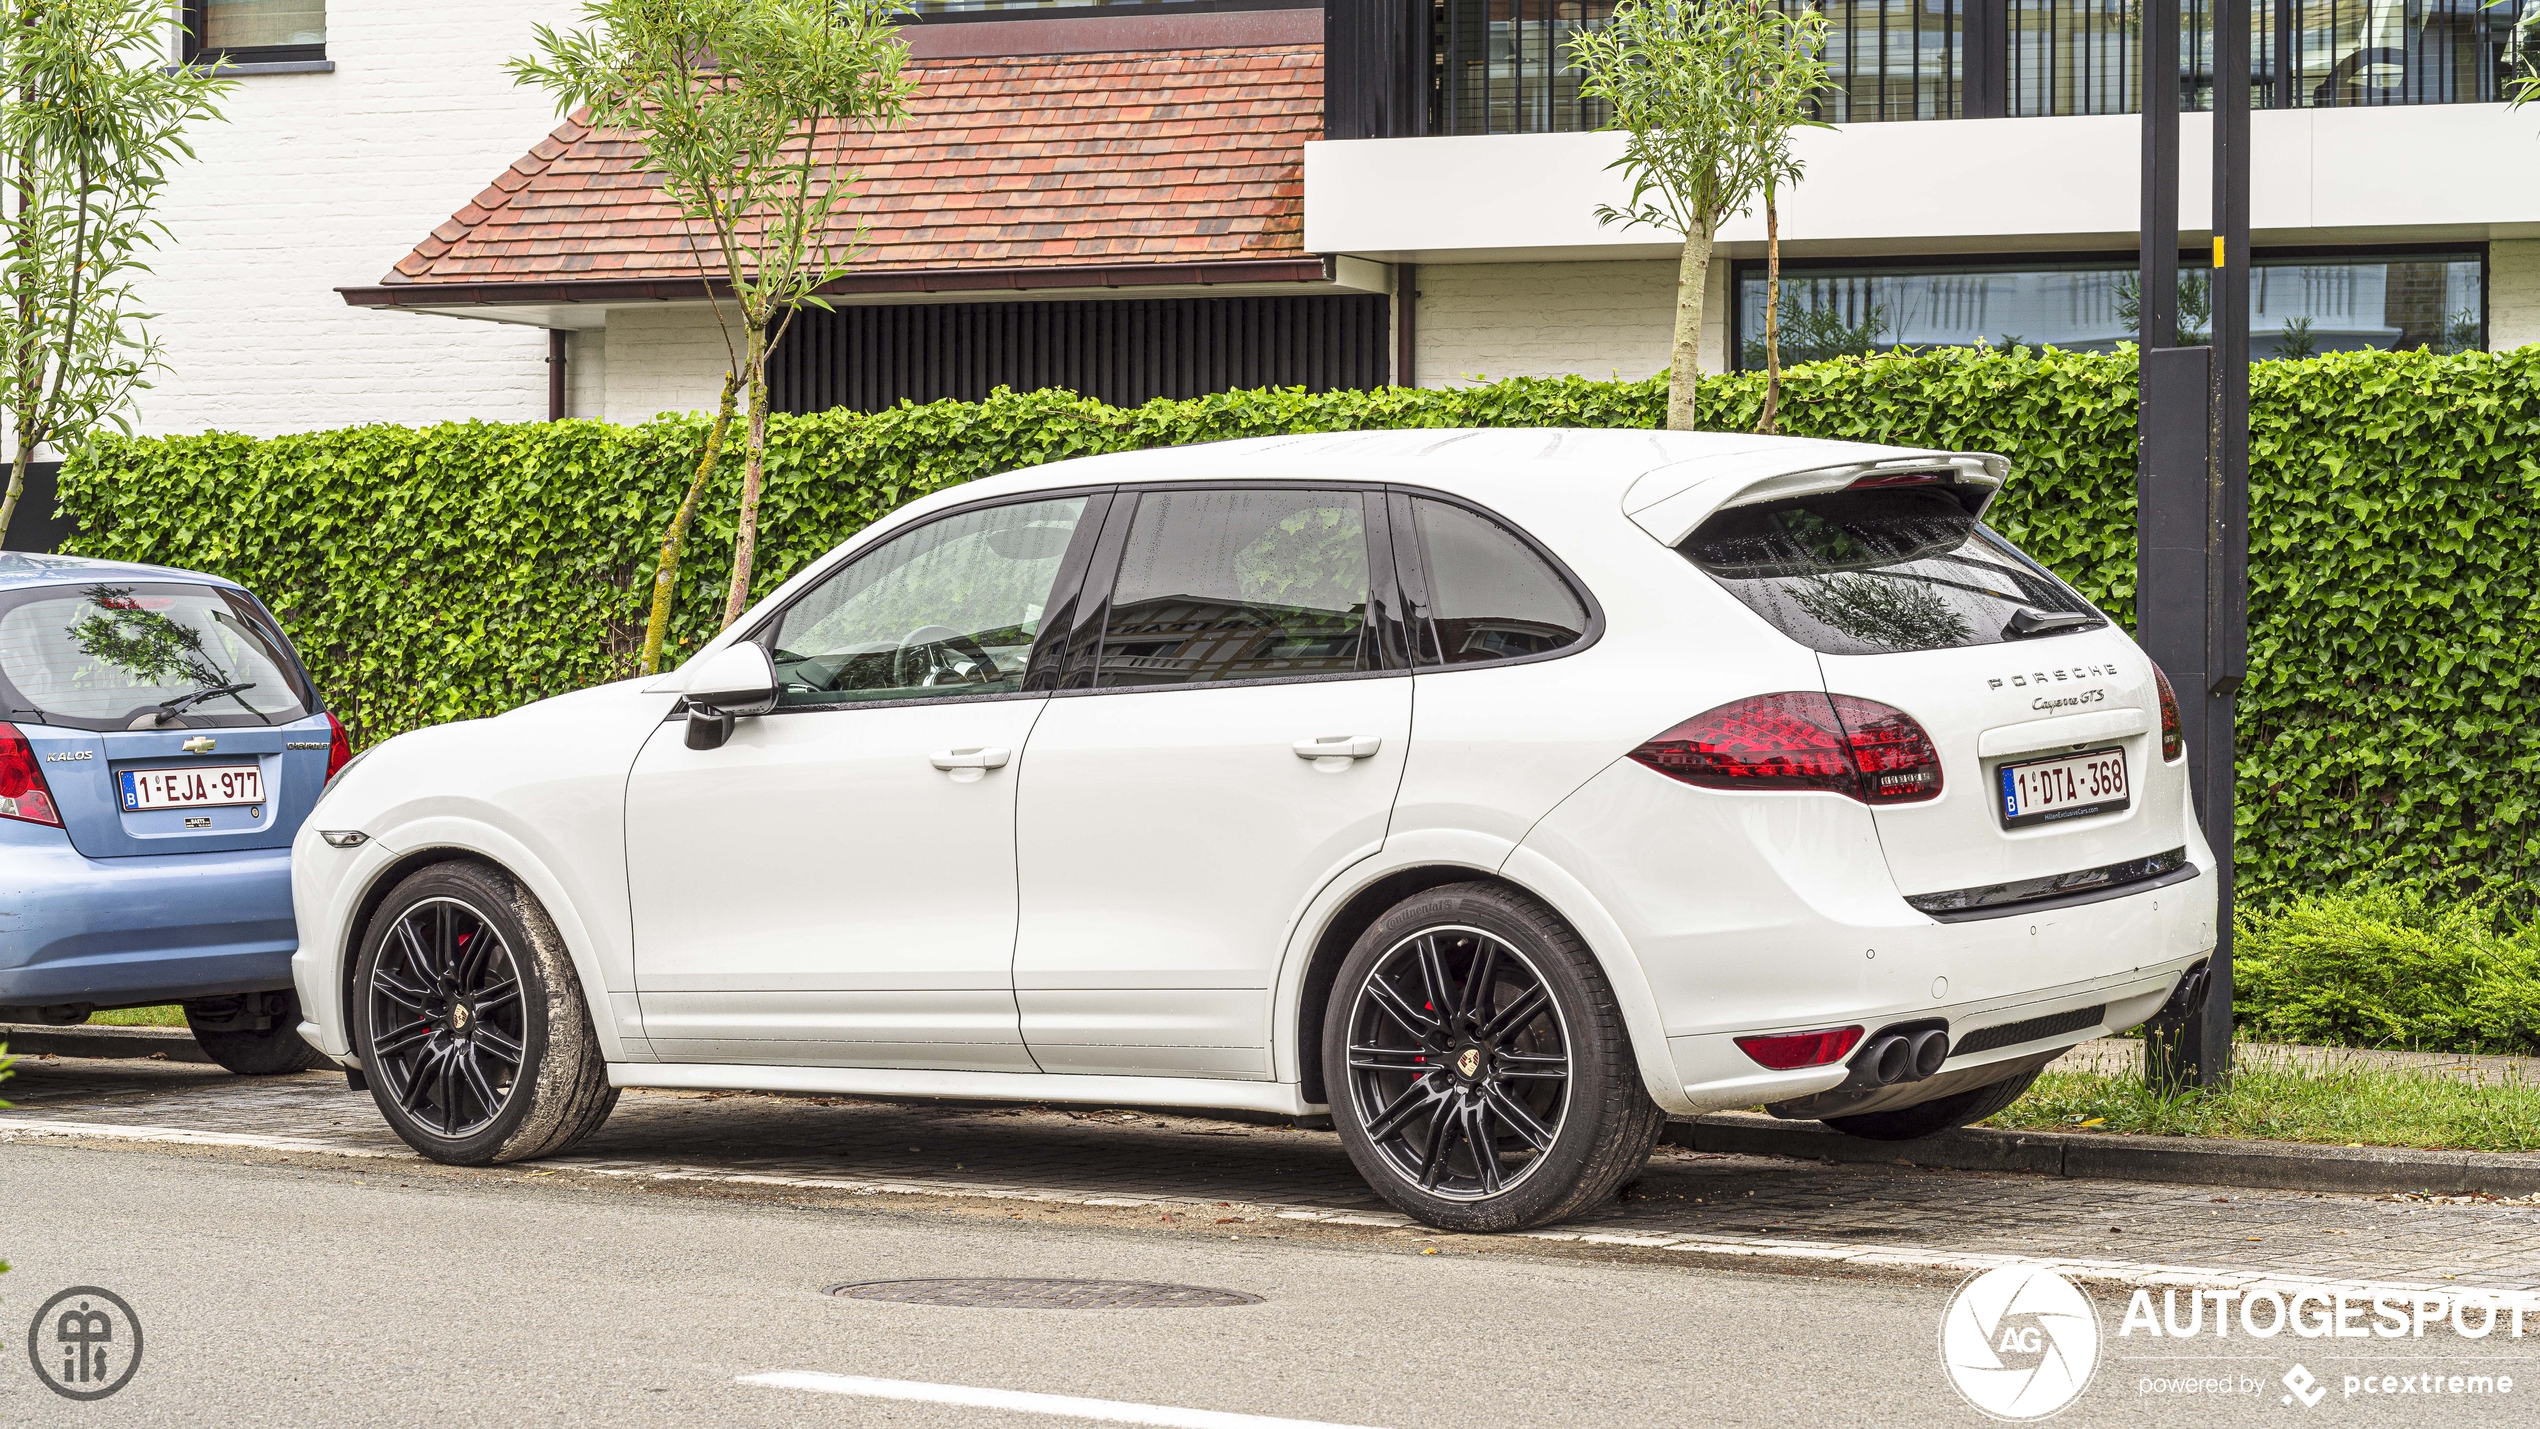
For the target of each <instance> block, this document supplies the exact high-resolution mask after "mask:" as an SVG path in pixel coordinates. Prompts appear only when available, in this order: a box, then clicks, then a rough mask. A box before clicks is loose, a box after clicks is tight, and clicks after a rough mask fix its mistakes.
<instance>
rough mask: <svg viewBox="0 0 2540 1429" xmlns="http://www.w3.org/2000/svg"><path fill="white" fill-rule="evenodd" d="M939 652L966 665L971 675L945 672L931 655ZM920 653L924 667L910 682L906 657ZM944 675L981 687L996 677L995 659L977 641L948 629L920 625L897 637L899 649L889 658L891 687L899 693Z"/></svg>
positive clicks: (940, 663) (933, 681)
mask: <svg viewBox="0 0 2540 1429" xmlns="http://www.w3.org/2000/svg"><path fill="white" fill-rule="evenodd" d="M943 649H949V650H951V651H953V652H954V653H955V654H957V655H959V656H961V657H962V658H963V659H965V660H967V661H969V662H970V664H971V666H972V669H971V672H970V673H969V674H967V675H964V674H962V673H961V672H960V671H958V670H948V669H946V668H945V665H944V662H943V661H942V660H940V659H938V658H937V657H936V656H935V655H934V654H933V653H932V652H933V651H936V650H943ZM920 650H923V651H927V652H929V653H928V654H927V655H926V656H925V657H924V665H923V666H922V667H921V668H920V669H918V670H916V671H915V672H914V673H915V674H916V675H917V676H918V678H915V679H912V678H910V675H911V674H912V671H911V669H910V663H911V662H910V660H909V656H910V655H911V654H912V653H913V652H916V651H920ZM946 674H950V675H953V676H955V677H956V678H959V679H963V680H967V681H970V682H971V683H973V684H984V683H986V682H987V681H989V680H993V679H995V678H996V677H997V662H996V657H995V656H993V655H990V654H989V653H988V652H987V649H986V647H984V646H982V645H981V644H980V643H979V642H978V641H976V640H973V639H971V638H970V637H969V636H967V635H964V634H962V633H961V632H960V631H958V630H955V629H953V628H952V627H951V626H949V625H921V626H919V627H917V628H916V629H915V630H912V631H910V632H909V633H908V634H906V635H904V636H902V637H900V648H899V649H898V651H897V652H895V653H894V654H893V655H892V656H891V683H892V684H894V685H897V686H900V687H901V688H903V689H906V688H910V687H915V686H926V685H933V684H935V683H937V682H938V680H939V678H940V677H941V676H943V675H946Z"/></svg>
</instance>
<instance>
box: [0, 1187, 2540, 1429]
mask: <svg viewBox="0 0 2540 1429" xmlns="http://www.w3.org/2000/svg"><path fill="white" fill-rule="evenodd" d="M1009 1214H1011V1217H1012V1218H1006V1217H1007V1216H1009ZM1367 1234H1368V1237H1369V1238H1368V1239H1365V1240H1362V1241H1360V1242H1356V1243H1339V1242H1334V1241H1332V1240H1330V1239H1328V1238H1319V1239H1318V1238H1317V1237H1316V1236H1313V1235H1310V1234H1309V1235H1296V1236H1283V1235H1275V1234H1268V1235H1265V1234H1253V1235H1246V1236H1243V1237H1242V1238H1240V1239H1238V1238H1234V1237H1233V1236H1231V1235H1230V1236H1229V1237H1228V1238H1226V1239H1222V1240H1221V1239H1218V1238H1217V1237H1216V1235H1215V1234H1214V1232H1213V1231H1211V1230H1201V1229H1195V1228H1190V1227H1183V1228H1179V1229H1173V1230H1162V1229H1158V1230H1140V1229H1134V1228H1128V1227H1124V1226H1120V1225H1099V1224H1092V1225H1089V1224H1079V1223H1075V1222H1071V1221H1067V1220H1064V1219H1061V1220H1057V1221H1049V1220H1035V1219H1033V1218H1031V1217H1030V1216H1028V1215H1024V1214H1021V1213H1009V1212H1007V1211H1005V1210H1002V1209H999V1210H996V1211H994V1212H987V1213H973V1214H967V1215H960V1214H950V1213H946V1212H944V1211H941V1210H911V1209H907V1208H900V1207H891V1206H883V1205H874V1204H862V1205H836V1204H791V1203H787V1202H785V1201H783V1200H781V1199H776V1198H770V1199H767V1200H753V1199H748V1198H734V1197H730V1196H684V1195H665V1194H658V1193H654V1194H646V1193H640V1192H638V1191H636V1190H634V1189H631V1188H629V1189H619V1188H612V1187H607V1186H593V1185H590V1184H587V1183H566V1182H561V1181H542V1180H540V1179H537V1178H535V1177H530V1176H526V1175H522V1176H516V1177H509V1178H504V1179H488V1178H484V1177H481V1176H479V1177H461V1176H451V1175H441V1174H436V1173H435V1172H434V1171H433V1170H432V1168H420V1169H416V1170H406V1169H400V1168H396V1167H393V1166H387V1165H377V1164H374V1165H372V1166H368V1167H363V1166H349V1167H348V1166H345V1165H343V1164H341V1163H329V1162H325V1161H318V1162H315V1163H308V1162H303V1163H300V1164H293V1165H276V1164H270V1163H257V1162H254V1161H247V1160H240V1159H235V1158H225V1157H222V1156H217V1155H211V1154H206V1153H186V1152H181V1151H173V1150H169V1149H165V1148H161V1149H156V1150H142V1149H131V1150H117V1149H97V1148H85V1147H53V1146H42V1145H33V1144H25V1143H20V1144H14V1145H10V1146H8V1147H7V1148H5V1150H0V1257H5V1258H6V1259H7V1260H9V1261H11V1262H13V1263H14V1267H15V1268H14V1269H13V1270H12V1271H11V1272H10V1273H9V1274H8V1275H7V1276H5V1277H0V1338H5V1340H6V1351H5V1358H4V1359H0V1426H9V1429H15V1426H18V1425H54V1424H63V1425H169V1426H176V1425H184V1426H196V1425H228V1424H240V1425H246V1424H253V1425H258V1426H272V1425H300V1424H365V1425H369V1424H380V1425H403V1424H432V1425H474V1424H487V1425H493V1424H500V1425H506V1426H512V1425H539V1424H605V1425H612V1426H614V1425H650V1424H662V1425H679V1426H682V1429H687V1427H688V1426H695V1425H700V1424H707V1425H725V1424H732V1425H794V1424H803V1425H882V1424H888V1425H913V1426H935V1425H946V1426H950V1425H991V1426H1005V1425H1018V1426H1019V1425H1052V1426H1058V1425H1066V1424H1071V1423H1084V1422H1088V1421H1086V1420H1083V1419H1075V1418H1060V1417H1049V1416H1044V1415H1037V1414H1026V1413H1020V1412H1014V1411H1010V1410H1007V1409H1000V1408H983V1407H976V1406H970V1405H944V1404H936V1403H921V1402H903V1401H886V1400H877V1399H871V1398H861V1397H840V1396H835V1395H830V1394H823V1393H813V1392H809V1391H806V1390H801V1389H793V1388H778V1387H761V1386H754V1385H748V1384H744V1383H741V1382H740V1380H741V1377H743V1376H748V1375H758V1374H767V1373H784V1372H809V1373H816V1374H828V1375H840V1376H861V1377H870V1378H878V1379H890V1380H902V1381H913V1382H920V1383H924V1384H929V1385H944V1386H959V1387H966V1388H976V1389H993V1390H1006V1391H1023V1392H1028V1393H1041V1394H1054V1395H1073V1396H1085V1397H1090V1398H1097V1399H1102V1400H1108V1401H1122V1402H1128V1403H1132V1404H1140V1405H1153V1406H1171V1407H1178V1408H1186V1409H1201V1410H1215V1411H1222V1412H1229V1413H1236V1414H1249V1415H1267V1416H1281V1417H1287V1418H1293V1419H1303V1420H1313V1421H1326V1422H1330V1423H1336V1424H1347V1425H1378V1426H1390V1429H1466V1426H1481V1425H1492V1426H1498V1425H1511V1426H1515V1425H1588V1426H1596V1429H1613V1427H1614V1426H1625V1425H1642V1424H1651V1425H1657V1424H1666V1425H1676V1424H1735V1425H1745V1424H1775V1425H1778V1424H1811V1425H1844V1426H1852V1425H1864V1424H1912V1425H1930V1424H1961V1423H1964V1424H1976V1423H1983V1422H1985V1421H1984V1420H1982V1419H1981V1418H1980V1417H1979V1416H1978V1415H1976V1414H1975V1412H1974V1411H1972V1410H1971V1409H1969V1408H1967V1407H1966V1406H1965V1405H1964V1404H1962V1403H1961V1402H1960V1401H1959V1399H1958V1398H1957V1397H1956V1395H1955V1394H1954V1393H1953V1391H1952V1390H1951V1389H1950V1387H1949V1385H1948V1382H1947V1380H1946V1379H1945V1377H1944V1374H1943V1371H1942V1369H1941V1366H1940V1363H1939V1358H1938V1353H1937V1349H1936V1341H1937V1336H1938V1330H1939V1325H1940V1320H1941V1315H1942V1311H1943V1308H1944V1306H1945V1304H1946V1302H1947V1299H1948V1296H1949V1293H1950V1290H1951V1289H1952V1288H1953V1287H1951V1286H1949V1285H1947V1284H1942V1283H1921V1282H1915V1281H1910V1280H1896V1279H1879V1278H1864V1277H1840V1278H1838V1277H1815V1276H1802V1275H1792V1274H1770V1273H1744V1272H1738V1271H1733V1270H1722V1269H1719V1268H1716V1267H1713V1266H1709V1265H1691V1266H1680V1265H1670V1264H1649V1263H1635V1262H1629V1261H1624V1262H1619V1263H1607V1262H1604V1261H1600V1260H1597V1259H1594V1258H1590V1257H1584V1256H1578V1255H1571V1256H1568V1257H1566V1258H1564V1257H1552V1256H1546V1255H1542V1254H1533V1255H1529V1254H1518V1253H1512V1252H1509V1251H1502V1250H1499V1249H1495V1248H1494V1246H1496V1245H1502V1244H1507V1243H1504V1242H1480V1241H1476V1240H1475V1239H1473V1238H1447V1239H1445V1240H1444V1241H1442V1242H1441V1243H1440V1246H1439V1247H1438V1249H1437V1253H1423V1251H1424V1248H1426V1247H1427V1242H1426V1240H1425V1239H1424V1238H1423V1237H1421V1236H1419V1235H1417V1234H1414V1233H1410V1232H1395V1233H1391V1234H1382V1233H1374V1232H1370V1233H1367ZM935 1275H959V1276H975V1275H1002V1276H1011V1275H1048V1276H1070V1277H1101V1278H1119V1279H1132V1280H1150V1281H1166V1282H1174V1283H1183V1284H1196V1285H1203V1286H1212V1287H1222V1288H1228V1289H1234V1290H1240V1291H1245V1292H1249V1293H1251V1294H1254V1295H1259V1296H1261V1297H1263V1299H1262V1301H1261V1302H1260V1303H1258V1304H1253V1305H1246V1306H1240V1307H1233V1308H1210V1309H1151V1310H987V1309H958V1308H945V1307H928V1306H909V1305H898V1304H887V1303H873V1302H867V1301H857V1300H849V1299H842V1298H838V1297H834V1296H830V1295H827V1294H824V1293H823V1291H824V1289H825V1288H826V1287H829V1286H833V1285H836V1284H839V1283H841V1282H849V1281H868V1280H880V1279H891V1278H900V1277H914V1276H935ZM76 1284H91V1285H99V1286H104V1287H106V1288H108V1289H112V1290H114V1291H116V1292H117V1293H119V1294H121V1295H122V1296H123V1297H124V1298H125V1299H126V1300H127V1301H129V1302H130V1304H131V1305H132V1306H133V1308H134V1310H135V1311H136V1312H137V1313H138V1315H139V1316H140V1317H141V1319H142V1322H143V1325H144V1328H145V1330H146V1332H147V1336H148V1340H147V1350H146V1354H145V1360H144V1364H143V1366H142V1369H141V1371H140V1372H139V1373H138V1374H137V1375H136V1376H135V1378H134V1380H133V1382H132V1383H131V1385H130V1386H129V1387H128V1388H126V1389H124V1390H123V1391H122V1392H120V1393H119V1394H117V1395H115V1396H113V1397H112V1398H110V1399H106V1400H103V1401H99V1402H95V1403H86V1404H82V1403H74V1402H71V1401H68V1400H64V1399H60V1398H58V1397H56V1396H55V1395H53V1394H52V1393H51V1392H50V1391H49V1390H47V1389H46V1388H45V1387H44V1386H43V1385H42V1384H41V1383H40V1382H39V1381H38V1380H37V1379H36V1377H35V1376H34V1374H33V1373H32V1370H31V1367H30V1365H29V1363H28V1360H27V1358H26V1355H25V1351H24V1348H23V1340H22V1338H21V1334H22V1324H23V1322H22V1321H21V1320H20V1317H21V1316H31V1315H32V1314H33V1313H34V1307H35V1306H36V1305H37V1304H38V1303H40V1302H41V1301H42V1300H43V1299H44V1298H45V1297H47V1296H49V1295H50V1294H51V1293H52V1292H53V1291H55V1290H58V1289H61V1288H63V1287H66V1286H70V1285H76ZM2101 1301H2102V1303H2101V1307H2100V1313H2101V1316H2102V1319H2103V1321H2105V1322H2106V1323H2107V1324H2108V1325H2109V1327H2110V1328H2111V1329H2113V1328H2114V1324H2115V1321H2114V1318H2113V1316H2114V1314H2115V1313H2116V1312H2117V1310H2118V1306H2117V1305H2116V1304H2114V1303H2112V1301H2113V1296H2111V1295H2108V1294H2105V1293H2103V1294H2102V1296H2101ZM2535 1345H2540V1325H2535V1326H2534V1338H2533V1339H2530V1340H2525V1341H2521V1342H2519V1343H2515V1344H2510V1345H2508V1344H2502V1343H2496V1342H2490V1343H2488V1344H2485V1345H2482V1346H2478V1347H2477V1348H2479V1349H2481V1350H2483V1351H2485V1352H2486V1353H2487V1354H2488V1355H2490V1356H2492V1358H2490V1359H2489V1360H2488V1361H2487V1363H2486V1367H2487V1368H2488V1370H2489V1371H2490V1372H2493V1371H2494V1370H2495V1369H2496V1368H2498V1367H2499V1366H2501V1367H2503V1368H2505V1369H2506V1370H2507V1372H2511V1370H2513V1369H2515V1368H2528V1369H2530V1370H2531V1371H2532V1375H2531V1378H2532V1381H2533V1382H2532V1383H2531V1385H2530V1386H2529V1389H2530V1395H2529V1396H2528V1397H2526V1396H2525V1395H2522V1394H2515V1395H2512V1396H2510V1397H2509V1398H2505V1399H2498V1400H2491V1401H2488V1402H2486V1403H2482V1404H2479V1405H2477V1406H2475V1412H2474V1413H2469V1412H2467V1411H2468V1410H2469V1408H2470V1407H2469V1406H2464V1405H2463V1404H2461V1403H2459V1402H2456V1401H2425V1402H2421V1403H2410V1402H2405V1401H2398V1400H2388V1399H2383V1400H2378V1401H2375V1402H2369V1403H2366V1402H2349V1401H2346V1400H2344V1399H2343V1398H2342V1397H2341V1396H2339V1395H2336V1394H2331V1395H2330V1396H2329V1397H2328V1398H2327V1399H2326V1400H2325V1401H2324V1402H2323V1403H2321V1404H2320V1405H2319V1406H2317V1407H2316V1408H2314V1409H2309V1410H2303V1409H2300V1408H2298V1407H2291V1406H2287V1405H2284V1404H2282V1403H2280V1402H2279V1400H2280V1398H2281V1394H2280V1391H2275V1388H2274V1377H2275V1376H2277V1375H2280V1374H2281V1373H2283V1372H2284V1370H2285V1368H2286V1366H2287V1364H2289V1362H2290V1355H2289V1354H2287V1353H2285V1352H2283V1351H2281V1350H2278V1352H2276V1353H2275V1354H2273V1355H2272V1356H2270V1357H2263V1358H2259V1359H2253V1360H2250V1361H2247V1362H2242V1363H2238V1364H2236V1365H2227V1364H2224V1363H2223V1362H2220V1361H2215V1362H2211V1363H2206V1364H2203V1365H2201V1366H2198V1367H2194V1368H2190V1367H2189V1366H2184V1365H2182V1364H2180V1363H2179V1362H2175V1361H2154V1360H2148V1359H2142V1358H2141V1357H2140V1356H2138V1355H2136V1354H2135V1352H2134V1349H2133V1347H2132V1346H2119V1345H2117V1344H2116V1343H2115V1342H2113V1341H2112V1342H2111V1343H2110V1347H2109V1354H2108V1357H2107V1358H2106V1359H2105V1360H2103V1363H2102V1366H2101V1369H2100V1371H2099V1374H2098V1377H2097V1378H2096V1380H2095V1381H2094V1382H2093V1384H2092V1386H2091V1388H2090V1389H2089V1390H2088V1391H2087V1392H2086V1393H2085V1395H2084V1396H2083V1398H2082V1400H2081V1401H2080V1402H2079V1403H2077V1404H2075V1405H2074V1406H2073V1407H2072V1409H2070V1410H2069V1411H2067V1412H2065V1413H2064V1414H2062V1415H2060V1416H2058V1418H2057V1419H2056V1420H2055V1421H2054V1422H2056V1423H2059V1424H2090V1425H2095V1424H2115V1423H2126V1424H2139V1423H2142V1422H2145V1421H2146V1416H2147V1415H2149V1416H2151V1417H2152V1418H2153V1419H2155V1420H2157V1422H2160V1423H2163V1424H2204V1423H2211V1424H2241V1423H2249V1422H2256V1421H2261V1420H2279V1419H2297V1420H2316V1421H2318V1422H2320V1423H2332V1422H2334V1423H2354V1424H2373V1425H2385V1424H2387V1425H2401V1424H2427V1425H2433V1424H2467V1423H2477V1424H2482V1425H2483V1424H2524V1423H2540V1362H2536V1357H2535V1352H2534V1350H2533V1349H2532V1348H2526V1347H2527V1346H2535ZM2212 1348H2216V1349H2219V1348H2221V1347H2220V1346H2214V1347H2212ZM2232 1348H2233V1349H2236V1350H2237V1349H2247V1348H2251V1347H2249V1346H2245V1345H2235V1346H2233V1347H2232ZM2268 1348H2270V1349H2274V1348H2275V1347H2274V1346H2269V1347H2268ZM2300 1348H2302V1349H2304V1350H2319V1351H2326V1350H2330V1349H2331V1348H2332V1346H2330V1345H2324V1344H2317V1343H2314V1344H2311V1345H2305V1346H2302V1347H2300ZM2351 1348H2353V1349H2356V1350H2359V1351H2370V1352H2371V1355H2372V1356H2373V1357H2377V1359H2378V1361H2379V1362H2381V1363H2383V1364H2386V1365H2394V1366H2398V1367H2400V1368H2404V1369H2409V1370H2411V1371H2413V1370H2415V1369H2421V1368H2427V1367H2431V1366H2430V1365H2419V1364H2417V1363H2415V1360H2414V1358H2413V1357H2415V1356H2419V1355H2422V1354H2426V1353H2431V1352H2434V1351H2437V1350H2450V1351H2457V1350H2460V1349H2462V1348H2464V1347H2463V1346H2461V1345H2459V1344H2458V1343H2449V1344H2435V1343H2431V1342H2429V1343H2427V1344H2425V1345H2423V1346H2413V1345H2409V1344H2406V1343H2405V1342H2402V1343H2400V1344H2398V1345H2396V1346H2390V1347H2384V1346H2380V1345H2376V1344H2367V1345H2362V1346H2352V1347H2351ZM2313 1368H2314V1369H2315V1370H2317V1371H2318V1372H2319V1373H2320V1374H2321V1375H2322V1377H2323V1378H2326V1379H2329V1380H2330V1381H2331V1383H2332V1384H2333V1383H2334V1382H2335V1376H2336V1375H2337V1374H2338V1373H2340V1367H2339V1366H2336V1365H2330V1364H2325V1363H2322V1362H2320V1360H2318V1359H2317V1358H2314V1361H2313ZM2231 1370H2236V1371H2237V1372H2238V1373H2240V1374H2242V1375H2246V1376H2251V1377H2252V1381H2251V1382H2253V1383H2259V1382H2262V1383H2264V1385H2265V1386H2266V1388H2267V1390H2268V1391H2270V1392H2268V1393H2264V1394H2238V1395H2233V1396H2229V1397H2218V1398H2207V1397H2197V1398H2185V1399H2182V1398H2176V1397H2172V1396H2167V1395H2163V1396H2146V1395H2145V1394H2143V1393H2142V1392H2141V1383H2140V1381H2141V1379H2142V1378H2143V1377H2144V1376H2147V1375H2163V1376H2175V1375H2179V1374H2182V1373H2198V1374H2206V1375H2212V1374H2219V1373H2224V1372H2227V1371H2231Z"/></svg>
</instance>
